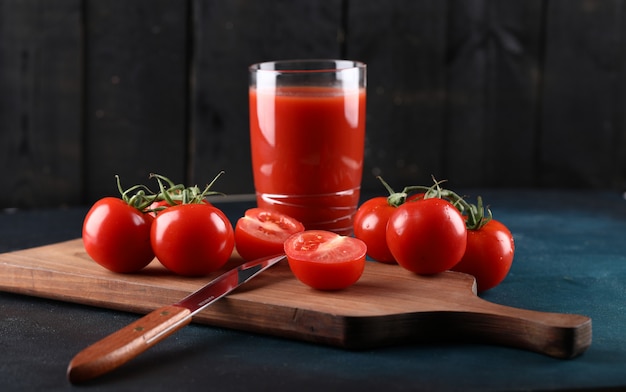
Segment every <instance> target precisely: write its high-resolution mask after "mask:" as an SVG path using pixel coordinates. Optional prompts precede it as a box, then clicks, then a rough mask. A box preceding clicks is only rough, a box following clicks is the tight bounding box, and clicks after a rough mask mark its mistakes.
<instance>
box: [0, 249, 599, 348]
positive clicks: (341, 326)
mask: <svg viewBox="0 0 626 392" xmlns="http://www.w3.org/2000/svg"><path fill="white" fill-rule="evenodd" d="M239 263H241V259H240V258H239V257H238V256H237V255H236V254H235V255H233V257H232V259H231V261H230V262H229V264H228V265H227V266H226V267H224V270H225V269H227V268H231V267H233V266H234V265H237V264H239ZM221 272H223V270H222V271H218V272H216V273H215V276H217V275H218V274H219V273H221ZM215 276H207V277H205V278H183V277H178V276H174V275H172V274H170V273H168V272H167V271H166V270H165V269H164V268H163V267H162V266H160V264H159V263H158V262H157V261H154V262H153V263H152V264H150V265H149V266H148V267H147V268H146V269H145V270H143V271H141V272H140V273H137V274H131V275H121V274H114V273H111V272H108V271H106V270H104V269H103V268H101V267H100V266H98V265H97V264H95V263H94V262H93V261H92V260H90V259H89V257H88V256H87V254H86V253H85V252H84V250H83V247H82V241H81V240H72V241H68V242H62V243H58V244H53V245H47V246H43V247H39V248H32V249H27V250H22V251H17V252H12V253H5V254H1V255H0V288H1V289H2V290H5V291H10V292H16V293H22V294H27V295H35V296H41V297H47V298H53V299H59V300H63V301H69V302H76V303H83V304H89V305H94V306H100V307H106V308H112V309H119V310H126V311H132V312H137V313H142V314H145V313H149V312H151V311H153V310H154V309H157V308H159V307H162V306H165V305H168V304H171V303H174V302H177V301H178V300H180V299H181V298H183V297H184V296H186V295H187V294H188V293H190V292H192V291H195V290H196V289H198V288H200V287H201V286H202V285H204V284H205V283H207V282H208V281H210V280H212V279H213V278H214V277H215ZM194 321H195V322H199V323H206V324H209V325H214V326H221V327H226V328H234V329H239V330H244V331H250V332H257V333H263V334H269V335H275V336H280V337H285V338H292V339H299V340H305V341H310V342H314V343H321V344H328V345H334V346H339V347H344V348H349V349H363V348H371V347H378V346H385V345H394V344H407V343H414V342H434V341H438V342H447V343H450V342H466V341H469V342H480V343H488V344H499V345H506V346H511V347H517V348H521V349H527V350H532V351H536V352H539V353H543V354H546V355H550V356H554V357H557V358H571V357H575V356H577V355H579V354H581V353H582V352H584V351H585V350H586V349H587V348H588V347H589V345H590V344H591V320H590V319H589V318H588V317H585V316H581V315H574V314H561V313H546V312H538V311H532V310H523V309H516V308H511V307H507V306H504V305H498V304H493V303H490V302H487V301H485V300H483V299H481V298H479V297H478V296H476V293H475V280H474V278H473V277H471V276H469V275H465V274H460V273H455V272H446V273H443V274H439V275H436V276H429V277H425V276H418V275H415V274H412V273H410V272H408V271H406V270H404V269H402V268H400V267H398V266H394V265H385V264H381V263H375V262H368V263H367V264H366V267H365V271H364V274H363V276H362V278H361V279H360V280H359V281H358V282H357V283H356V284H355V285H353V286H351V287H350V288H348V289H346V290H342V291H337V292H321V291H316V290H313V289H310V288H308V287H307V286H305V285H303V284H302V283H300V282H299V281H297V280H296V279H295V278H294V277H293V275H292V274H291V272H290V270H289V267H288V265H287V264H286V263H282V264H279V265H277V266H274V267H272V268H271V269H270V270H268V271H266V272H264V273H263V274H261V275H260V276H258V277H257V278H255V279H253V280H252V281H250V282H248V283H246V284H245V285H244V286H242V287H240V288H239V289H237V290H236V291H235V292H234V293H232V294H230V295H229V296H227V297H226V298H223V299H221V300H220V301H217V302H216V303H215V304H213V305H211V306H210V307H208V308H207V309H205V310H203V311H202V312H200V313H199V314H198V315H197V316H196V317H195V318H194Z"/></svg>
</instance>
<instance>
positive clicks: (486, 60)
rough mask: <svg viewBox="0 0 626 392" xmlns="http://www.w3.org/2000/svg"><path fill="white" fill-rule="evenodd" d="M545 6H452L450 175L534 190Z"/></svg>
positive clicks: (471, 182) (481, 2) (461, 182)
mask: <svg viewBox="0 0 626 392" xmlns="http://www.w3.org/2000/svg"><path fill="white" fill-rule="evenodd" d="M542 4H543V2H542V1H539V0H537V1H534V0H533V1H524V2H512V3H511V2H507V3H503V2H498V1H488V0H472V1H451V2H450V3H449V14H448V15H449V19H448V28H447V33H448V37H447V45H446V63H445V64H444V65H443V66H442V68H444V69H445V71H446V74H445V79H446V92H447V98H446V102H445V104H444V106H445V122H444V124H445V125H444V133H445V145H444V146H443V148H442V151H443V156H444V160H445V164H444V170H443V173H444V175H445V178H448V179H450V180H451V181H453V183H454V184H458V186H475V185H476V184H484V185H486V186H495V187H502V186H507V187H528V186H535V185H536V184H535V170H536V168H537V162H536V160H537V159H536V156H535V153H534V150H535V148H536V145H537V138H538V134H537V130H536V126H537V123H538V119H537V117H538V116H539V113H538V111H539V106H538V104H537V103H538V102H539V101H540V100H541V97H540V86H541V67H542V63H541V61H542V59H543V58H542V56H543V53H542V49H543V48H542V41H541V40H542V38H543V36H542V29H543V26H542V24H541V22H542V12H543V8H542Z"/></svg>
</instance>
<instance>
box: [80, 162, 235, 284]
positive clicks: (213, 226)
mask: <svg viewBox="0 0 626 392" xmlns="http://www.w3.org/2000/svg"><path fill="white" fill-rule="evenodd" d="M220 174H221V173H220ZM153 177H155V178H156V179H157V180H158V183H159V190H160V191H159V192H158V193H152V192H149V191H148V192H146V190H147V188H146V187H144V186H135V187H132V188H130V189H129V190H127V191H123V190H122V189H121V186H120V182H119V178H118V188H119V189H120V193H121V194H122V198H121V199H120V198H114V197H105V198H103V199H100V200H99V201H97V202H96V203H95V204H94V205H93V206H92V207H91V209H90V210H89V211H88V212H87V215H86V217H85V220H84V222H83V232H82V238H83V244H84V246H85V250H86V251H87V253H88V254H89V256H91V258H92V259H93V260H94V261H96V262H97V263H98V264H100V265H102V266H103V267H105V268H107V269H109V270H111V271H114V272H120V273H132V272H137V271H139V270H141V269H142V268H144V267H145V266H147V265H148V264H149V263H150V262H151V261H152V260H153V259H154V257H155V256H156V258H157V259H158V260H159V261H160V262H161V264H163V265H164V266H165V267H166V268H167V269H169V270H170V271H172V272H174V273H176V274H180V275H185V276H198V275H206V274H209V273H211V272H213V271H215V270H217V269H219V268H221V267H222V266H223V265H224V264H225V263H226V262H227V261H228V259H229V258H230V255H231V253H232V251H233V248H234V244H235V239H234V231H233V228H232V226H231V224H230V222H229V220H228V218H227V217H226V215H224V213H223V212H222V211H220V210H219V209H218V208H216V207H214V206H212V205H211V204H210V203H208V202H207V201H206V199H205V197H206V196H207V195H209V194H214V193H215V192H212V191H210V188H211V185H212V184H213V182H215V180H213V182H212V183H211V184H209V185H208V186H207V187H206V188H205V189H204V190H200V189H199V188H197V187H192V188H185V187H184V186H182V185H176V184H173V183H172V182H171V181H170V180H168V179H167V178H165V177H162V176H159V175H153ZM218 177H219V175H218ZM216 179H217V177H216ZM164 183H165V184H164ZM135 191H136V193H135V194H132V192H135ZM131 194H132V196H131Z"/></svg>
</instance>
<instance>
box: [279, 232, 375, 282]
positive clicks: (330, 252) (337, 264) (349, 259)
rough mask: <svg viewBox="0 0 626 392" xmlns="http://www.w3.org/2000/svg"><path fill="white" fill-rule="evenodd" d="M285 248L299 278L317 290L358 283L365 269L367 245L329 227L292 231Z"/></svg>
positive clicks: (293, 270) (291, 267) (290, 263)
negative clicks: (293, 232)
mask: <svg viewBox="0 0 626 392" xmlns="http://www.w3.org/2000/svg"><path fill="white" fill-rule="evenodd" d="M284 249H285V254H286V255H287V262H288V263H289V268H290V269H291V271H292V272H293V274H294V275H295V276H296V278H298V280H299V281H301V282H302V283H304V284H306V285H308V286H310V287H312V288H314V289H317V290H341V289H345V288H347V287H349V286H351V285H353V284H354V283H356V282H357V281H358V280H359V278H360V277H361V275H362V274H363V270H364V269H365V253H366V251H367V245H365V243H364V242H363V241H361V240H359V239H358V238H354V237H346V236H341V235H339V234H336V233H332V232H330V231H325V230H308V231H303V232H301V233H296V234H293V235H292V236H291V237H289V238H288V239H287V241H285V245H284Z"/></svg>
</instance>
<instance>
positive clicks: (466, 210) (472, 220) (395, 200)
mask: <svg viewBox="0 0 626 392" xmlns="http://www.w3.org/2000/svg"><path fill="white" fill-rule="evenodd" d="M377 178H378V180H380V182H381V183H382V184H383V186H384V187H385V188H386V189H387V191H388V192H389V196H388V197H387V203H388V204H389V205H390V206H392V207H399V206H400V205H402V204H404V203H406V202H407V199H408V198H409V196H410V195H411V194H412V193H418V194H419V193H422V194H423V195H422V197H418V198H415V199H414V200H410V199H409V200H408V202H415V201H418V200H421V199H432V198H438V199H444V200H447V201H448V202H450V203H451V204H452V205H453V206H454V207H455V208H456V209H457V210H458V211H459V212H460V213H461V215H462V216H463V217H464V218H465V226H466V228H467V229H468V230H478V229H480V228H481V227H483V226H484V225H486V224H487V223H488V222H489V221H490V220H491V219H492V217H493V215H492V213H491V210H490V209H489V208H485V207H484V205H483V200H482V197H480V196H478V197H477V198H476V204H472V203H469V202H468V201H467V200H465V198H463V197H462V196H459V195H458V194H457V193H456V192H454V191H452V190H450V189H445V188H442V187H441V184H442V183H444V182H445V180H444V181H437V180H436V179H435V178H434V177H433V181H434V184H433V185H432V186H422V185H415V186H407V187H405V188H404V189H403V190H402V192H395V191H394V190H393V189H392V188H391V187H390V186H389V184H387V183H386V182H385V181H384V180H383V179H382V177H380V176H378V177H377Z"/></svg>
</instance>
